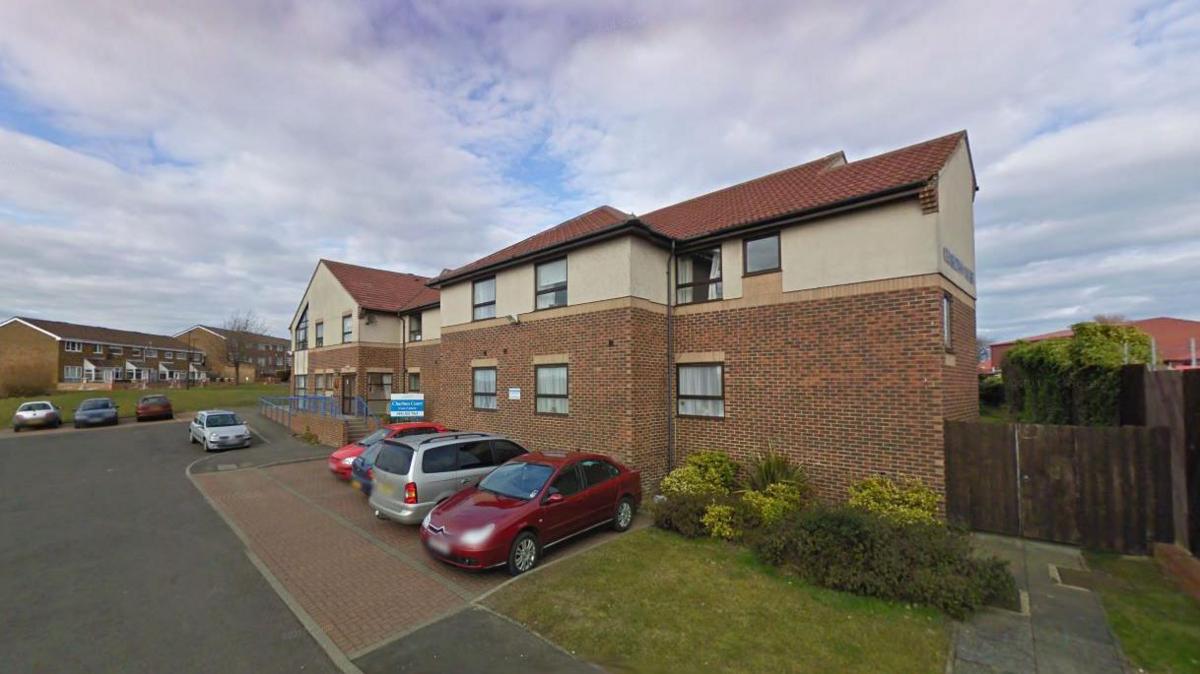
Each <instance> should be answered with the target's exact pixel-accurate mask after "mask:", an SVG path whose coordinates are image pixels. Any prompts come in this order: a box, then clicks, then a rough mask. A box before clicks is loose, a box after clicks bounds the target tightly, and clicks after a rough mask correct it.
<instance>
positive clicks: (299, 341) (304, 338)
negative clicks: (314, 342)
mask: <svg viewBox="0 0 1200 674" xmlns="http://www.w3.org/2000/svg"><path fill="white" fill-rule="evenodd" d="M294 336H295V340H296V350H297V351H303V350H305V349H307V348H308V307H307V306H306V307H304V311H301V312H300V318H299V319H297V320H296V332H295V335H294Z"/></svg>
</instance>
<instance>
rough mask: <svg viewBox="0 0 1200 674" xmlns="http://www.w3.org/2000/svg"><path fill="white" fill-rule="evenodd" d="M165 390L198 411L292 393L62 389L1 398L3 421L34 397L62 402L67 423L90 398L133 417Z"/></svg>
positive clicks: (279, 387) (268, 388) (178, 408)
mask: <svg viewBox="0 0 1200 674" xmlns="http://www.w3.org/2000/svg"><path fill="white" fill-rule="evenodd" d="M152 393H162V394H164V395H166V396H167V397H168V398H170V399H171V407H173V408H174V409H175V413H176V414H178V413H180V412H195V411H196V410H206V409H213V408H221V407H246V406H250V405H256V404H257V403H258V399H259V398H261V397H263V396H284V395H287V394H288V387H287V384H270V385H254V386H247V385H242V386H205V387H203V388H193V389H147V390H145V391H142V390H136V389H127V390H120V391H60V392H58V393H54V394H51V395H48V396H32V397H29V398H0V423H4V424H6V425H8V424H9V423H10V422H11V421H12V417H13V413H14V412H16V411H17V407H18V406H20V404H21V403H23V402H28V401H30V400H49V401H50V402H52V403H54V404H55V405H58V406H59V407H61V408H62V411H63V423H70V422H72V421H74V419H75V408H76V407H78V406H79V403H80V402H82V401H84V400H87V399H88V398H112V399H113V401H115V402H116V403H117V405H118V406H120V408H121V409H120V415H121V416H122V417H129V418H132V417H133V416H134V413H135V412H136V409H135V408H136V407H137V401H138V399H139V398H141V397H142V396H144V395H149V394H152Z"/></svg>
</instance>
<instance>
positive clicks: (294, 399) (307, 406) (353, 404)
mask: <svg viewBox="0 0 1200 674" xmlns="http://www.w3.org/2000/svg"><path fill="white" fill-rule="evenodd" d="M346 402H347V403H348V406H347V407H343V404H342V403H343V401H342V399H341V398H339V397H337V396H274V397H264V398H259V399H258V409H259V412H261V413H263V414H264V416H265V415H266V413H267V412H268V411H275V412H278V413H284V414H287V415H288V416H289V417H290V416H291V415H293V414H315V415H318V416H323V417H357V418H361V419H370V418H372V417H373V416H374V415H372V414H371V410H370V408H369V407H368V406H367V401H366V400H363V399H362V397H361V396H355V397H354V398H353V399H351V400H349V401H346Z"/></svg>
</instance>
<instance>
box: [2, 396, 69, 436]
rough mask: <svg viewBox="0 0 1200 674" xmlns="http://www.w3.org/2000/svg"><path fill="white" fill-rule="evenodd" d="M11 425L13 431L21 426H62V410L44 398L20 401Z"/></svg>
mask: <svg viewBox="0 0 1200 674" xmlns="http://www.w3.org/2000/svg"><path fill="white" fill-rule="evenodd" d="M12 426H13V432H14V433H15V432H17V431H19V430H21V429H22V428H33V427H34V426H38V427H44V428H58V427H59V426H62V410H60V409H58V408H57V407H55V406H54V403H52V402H48V401H46V400H33V401H30V402H27V403H21V406H20V407H18V408H17V411H16V413H14V414H13V418H12Z"/></svg>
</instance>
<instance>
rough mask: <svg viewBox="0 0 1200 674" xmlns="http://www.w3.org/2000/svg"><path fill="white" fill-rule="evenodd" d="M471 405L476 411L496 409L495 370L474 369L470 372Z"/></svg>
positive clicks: (485, 368)
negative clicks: (472, 399)
mask: <svg viewBox="0 0 1200 674" xmlns="http://www.w3.org/2000/svg"><path fill="white" fill-rule="evenodd" d="M471 393H472V395H473V397H474V402H473V403H472V404H473V406H474V407H475V409H477V410H494V409H496V368H494V367H476V368H472V370H471Z"/></svg>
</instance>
